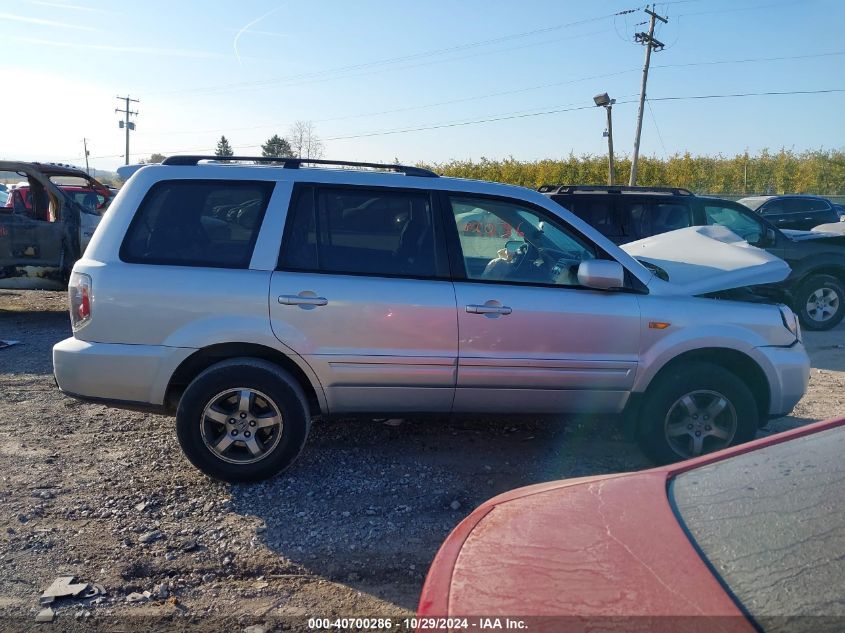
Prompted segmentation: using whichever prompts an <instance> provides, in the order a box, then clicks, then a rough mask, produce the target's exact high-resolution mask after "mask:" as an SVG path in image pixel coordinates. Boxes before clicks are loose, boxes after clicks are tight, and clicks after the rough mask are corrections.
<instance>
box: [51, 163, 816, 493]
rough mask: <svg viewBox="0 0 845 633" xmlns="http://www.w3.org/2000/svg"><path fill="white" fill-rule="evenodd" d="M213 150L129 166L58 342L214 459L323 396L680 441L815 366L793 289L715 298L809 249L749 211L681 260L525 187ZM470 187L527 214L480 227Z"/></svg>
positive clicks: (739, 416)
mask: <svg viewBox="0 0 845 633" xmlns="http://www.w3.org/2000/svg"><path fill="white" fill-rule="evenodd" d="M214 160H215V158H214V157H171V158H169V159H167V160H166V161H164V163H163V164H162V165H153V166H148V167H144V168H143V169H141V170H139V171H138V172H137V173H135V174H134V175H133V176H132V177H131V178H130V179H129V181H128V182H127V183H126V184H125V185H124V187H123V189H122V190H121V193H120V195H119V196H118V197H117V198H116V200H115V202H114V204H113V205H112V206H111V208H110V210H109V213H108V214H106V216H105V217H104V219H103V221H102V223H101V224H100V225H99V227H98V228H97V231H96V233H95V235H94V237H93V239H92V240H91V243H90V245H89V247H88V249H87V251H86V252H85V255H84V257H83V258H82V259H81V260H80V261H78V262H77V263H76V265H75V266H74V269H73V276H72V279H71V284H70V300H71V319H72V323H73V336H72V337H71V338H68V339H66V340H64V341H62V342H60V343H58V344H57V345H56V346H55V347H54V348H53V363H54V369H55V376H56V380H57V383H58V385H59V388H60V389H61V390H62V391H64V392H65V393H67V394H69V395H72V396H75V397H77V398H81V399H85V400H94V401H98V402H105V403H108V404H112V405H114V406H118V407H130V408H142V409H150V410H155V411H159V412H166V413H175V414H176V430H177V435H178V438H179V441H180V443H181V445H182V448H183V450H184V451H185V454H186V455H187V457H188V458H189V459H190V460H191V462H192V463H193V464H195V465H196V466H197V467H199V468H200V469H201V470H203V471H204V472H206V473H207V474H209V475H211V476H213V477H217V478H220V479H224V480H227V481H252V480H256V479H262V478H266V477H269V476H272V475H274V474H275V473H277V472H280V471H281V470H283V469H285V468H287V467H288V466H289V465H290V464H291V463H292V462H293V461H294V459H295V458H296V456H297V455H298V454H299V452H300V450H301V449H302V447H303V445H304V443H305V439H306V437H307V435H308V430H309V426H310V423H311V420H312V419H313V418H316V417H321V416H322V417H328V416H350V415H360V416H372V417H390V416H395V415H411V414H438V415H442V414H455V415H458V414H485V413H497V414H537V415H544V414H563V413H575V412H578V413H596V414H624V415H623V416H622V419H623V420H624V422H625V424H626V429H627V430H628V431H629V434H630V436H631V437H637V438H638V439H639V441H640V444H641V446H642V447H643V448H644V450H645V451H646V452H647V453H648V454H649V455H650V456H651V457H652V458H654V459H655V460H657V461H672V460H678V459H682V458H685V457H689V456H691V455H699V454H702V453H705V452H709V451H712V450H716V449H719V448H722V447H724V446H728V445H732V444H736V443H739V442H744V441H747V440H749V439H751V438H753V437H754V435H755V433H756V431H757V428H758V427H759V426H761V425H763V424H765V423H766V421H767V420H769V419H770V418H772V417H777V416H782V415H786V414H787V413H789V411H790V410H791V409H792V408H793V406H794V405H795V404H796V403H797V402H798V400H799V399H800V398H801V397H802V395H803V394H804V391H805V390H806V387H807V381H808V377H809V362H808V358H807V355H806V353H805V351H804V346H803V344H802V342H801V332H800V329H799V326H798V322H797V320H796V317H795V315H794V314H793V313H792V311H791V310H790V309H789V308H788V307H786V306H783V305H766V304H755V303H751V302H740V301H732V300H726V299H724V298H722V299H716V298H712V296H717V297H718V296H723V295H721V294H720V293H722V292H725V291H730V290H731V289H732V288H734V287H736V286H740V285H741V286H746V285H748V284H749V283H767V282H771V281H777V280H778V279H782V278H784V277H785V276H786V275H787V274H788V273H789V267H788V266H787V265H786V264H785V263H784V262H783V261H781V260H779V259H777V258H776V257H773V256H771V255H769V254H768V253H765V252H764V251H761V250H760V249H756V248H753V247H750V246H748V245H747V244H746V243H744V242H742V243H741V244H740V243H737V241H736V239H735V238H736V236H733V234H730V235H724V234H723V235H721V236H716V237H719V238H720V239H713V237H712V236H708V235H705V234H701V233H697V232H692V233H689V234H683V235H682V237H681V238H678V237H677V236H676V237H675V238H674V240H672V241H673V242H674V243H675V245H677V244H681V243H682V241H681V240H686V241H687V242H688V244H690V245H691V246H690V248H694V249H705V250H706V249H708V248H717V249H718V250H720V251H721V252H720V259H724V260H725V262H727V263H726V264H720V265H715V266H714V265H713V263H712V262H709V263H705V261H704V260H706V259H708V258H707V257H705V256H704V254H698V255H697V254H695V253H691V252H688V253H687V255H689V256H690V257H691V259H690V263H686V264H680V263H677V262H676V263H675V265H674V268H673V272H672V273H670V274H671V275H674V274H676V271H680V270H683V271H684V274H683V278H682V279H681V281H680V283H677V284H676V283H672V282H667V281H664V280H661V279H659V278H658V276H656V275H655V274H654V272H652V270H649V269H648V268H646V267H644V266H643V265H642V264H641V263H640V262H638V261H637V260H636V259H635V258H634V257H632V256H631V255H629V254H628V253H626V252H625V251H623V250H622V249H620V248H619V247H617V246H616V245H614V244H613V243H612V242H610V241H609V240H608V239H606V238H605V237H603V236H602V235H601V234H599V233H598V231H596V230H595V229H593V228H591V227H590V226H589V225H587V224H586V223H584V222H583V221H581V220H579V219H578V218H577V217H575V216H574V215H572V214H571V213H569V212H568V211H566V210H565V209H563V208H562V207H561V206H560V205H558V204H557V203H555V202H554V201H552V200H550V199H549V198H547V197H546V196H544V195H542V194H540V193H537V192H534V191H531V190H528V189H524V188H521V187H514V186H508V185H501V184H494V183H489V182H480V181H471V180H459V179H452V178H441V177H438V176H437V175H436V174H434V173H432V172H430V171H426V170H423V169H419V168H415V167H403V166H401V165H373V164H368V163H347V162H343V161H336V162H332V161H315V160H299V159H290V158H269V159H238V158H231V159H229V160H231V161H233V162H231V163H214V162H213V161H214ZM238 160H242V161H245V160H250V161H256V160H258V161H260V160H266V161H267V162H272V163H275V164H270V165H262V164H243V163H238V162H237V161H238ZM279 163H283V164H281V165H280V164H279ZM324 163H328V165H325V166H326V167H329V166H330V167H334V168H331V169H329V168H323V164H324ZM309 164H311V165H315V167H314V168H306V166H307V165H309ZM347 166H353V167H355V169H345V168H337V167H347ZM468 209H470V210H473V212H477V213H484V214H487V215H488V216H489V217H491V218H496V220H495V223H496V224H498V223H501V224H502V225H507V226H509V227H515V229H518V230H512V231H509V232H508V231H505V232H504V233H501V232H500V231H492V232H491V233H488V232H485V231H482V232H480V233H474V232H467V231H463V230H461V226H460V225H461V219H462V218H463V217H464V216H463V215H462V214H465V213H466V212H467V210H468ZM670 235H671V234H670ZM653 239H657V238H653ZM658 246H659V244H658ZM725 249H728V250H725ZM730 249H733V250H734V251H737V253H738V254H736V253H734V254H730V255H727V256H726V253H728V252H729V251H730ZM684 250H685V249H683V248H682V249H681V252H682V253H683V252H684ZM644 251H647V252H644V256H645V257H646V259H648V260H649V265H650V266H651V267H652V269H656V268H658V267H664V268H665V267H666V266H668V263H667V261H668V260H665V259H664V258H662V256H661V254H660V248H655V247H654V243H652V245H651V246H650V247H648V248H647V249H644ZM635 254H638V253H635ZM638 255H639V254H638ZM670 256H671V253H670ZM710 259H713V258H712V257H711V258H710ZM693 295H708V297H704V296H693Z"/></svg>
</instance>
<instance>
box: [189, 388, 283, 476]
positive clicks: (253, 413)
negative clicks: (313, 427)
mask: <svg viewBox="0 0 845 633" xmlns="http://www.w3.org/2000/svg"><path fill="white" fill-rule="evenodd" d="M283 430H284V422H283V420H282V413H281V411H280V409H279V406H278V405H277V404H276V403H275V402H273V400H272V399H271V398H270V397H269V396H267V395H266V394H264V393H262V392H260V391H257V390H255V389H249V388H247V387H238V388H235V389H227V390H226V391H223V392H220V393H218V394H217V395H216V396H214V397H213V398H211V400H209V401H208V404H206V406H205V408H204V409H203V413H202V417H201V419H200V432H201V434H202V441H203V442H204V443H205V446H206V448H208V450H209V451H211V452H212V453H213V454H214V455H215V457H217V458H219V459H222V460H223V461H225V462H229V463H231V464H254V463H255V462H258V461H261V460H262V459H264V458H265V457H267V456H268V455H269V454H270V453H272V452H273V450H274V449H275V448H276V446H277V445H278V444H279V440H280V439H281V437H282V432H283Z"/></svg>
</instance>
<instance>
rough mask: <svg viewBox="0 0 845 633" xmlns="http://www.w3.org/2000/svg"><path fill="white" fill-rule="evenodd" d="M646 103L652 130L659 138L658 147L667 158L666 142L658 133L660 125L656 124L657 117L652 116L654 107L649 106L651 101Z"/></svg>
mask: <svg viewBox="0 0 845 633" xmlns="http://www.w3.org/2000/svg"><path fill="white" fill-rule="evenodd" d="M646 103H647V104H648V113H649V114H650V115H651V121H652V123H654V130H655V131H656V132H657V138H658V139H660V147H662V148H663V156H665V157H666V158H669V152H667V151H666V144H665V143H664V142H663V135H662V134H661V133H660V127H658V125H657V117H655V116H654V109H652V107H651V101H650V100H649V101H646Z"/></svg>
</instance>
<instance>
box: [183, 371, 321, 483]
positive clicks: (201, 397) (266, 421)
mask: <svg viewBox="0 0 845 633" xmlns="http://www.w3.org/2000/svg"><path fill="white" fill-rule="evenodd" d="M309 427H310V416H309V413H308V405H307V403H306V399H305V395H304V394H303V393H302V389H301V388H300V386H299V384H298V383H297V382H296V380H295V379H294V378H293V377H292V376H291V375H290V374H288V373H287V372H285V371H284V370H283V369H281V368H280V367H278V366H277V365H274V364H273V363H270V362H267V361H264V360H259V359H252V358H235V359H232V360H227V361H223V362H220V363H217V364H215V365H212V366H211V367H209V368H208V369H206V370H205V371H203V372H202V373H201V374H200V375H199V376H197V377H196V378H195V379H194V380H193V382H191V384H190V385H188V388H187V389H186V390H185V393H184V394H183V395H182V398H181V400H180V401H179V407H178V409H177V411H176V434H177V436H178V438H179V444H180V445H181V446H182V450H183V451H184V453H185V456H186V457H187V458H188V460H190V462H191V463H192V464H193V465H194V466H196V467H197V468H199V469H200V470H201V471H202V472H204V473H205V474H207V475H209V476H210V477H213V478H215V479H220V480H223V481H228V482H231V483H238V482H249V481H259V480H261V479H267V478H268V477H272V476H273V475H276V474H278V473H280V472H282V471H283V470H285V469H286V468H288V467H289V466H290V465H291V464H292V463H293V462H294V461H295V460H296V458H297V456H298V455H299V453H300V451H301V450H302V447H303V446H304V445H305V439H306V437H307V436H308V430H309Z"/></svg>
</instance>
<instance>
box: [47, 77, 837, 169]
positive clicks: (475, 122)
mask: <svg viewBox="0 0 845 633" xmlns="http://www.w3.org/2000/svg"><path fill="white" fill-rule="evenodd" d="M833 93H845V88H827V89H822V90H783V91H765V92H741V93H729V94H706V95H683V96H670V97H648V98H647V100H646V101H685V100H702V99H732V98H744V97H764V96H787V95H815V94H833ZM630 103H636V100H634V99H630V100H627V101H617V102H616V104H615V105H626V104H630ZM594 107H595V105H594V104H590V105H584V106H578V107H572V108H555V109H550V110H544V111H542V112H533V113H528V114H515V115H510V116H493V117H487V118H483V119H472V120H467V121H457V122H449V123H439V124H432V125H424V126H417V127H412V128H397V129H392V130H374V131H371V132H365V133H361V134H348V135H343V136H332V137H327V138H325V139H324V140H327V141H338V140H348V139H355V138H365V137H371V136H387V135H392V134H405V133H409V132H422V131H426V130H437V129H444V128H454V127H463V126H468V125H478V124H483V123H492V122H496V121H507V120H512V119H526V118H532V117H536V116H547V115H551V114H560V113H563V112H575V111H578V110H589V109H592V108H594ZM255 147H260V144H254V145H237V146H235V149H248V148H255ZM212 149H213V148H208V147H202V148H192V149H178V150H165V151H163V152H159V153H162V154H165V155H169V154H183V153H192V152H193V153H196V152H206V151H211V150H212ZM141 153H147V152H141ZM122 156H123V155H122V154H109V155H103V156H92V157H91V158H92V159H98V158H118V157H122ZM80 158H81V157H80V156H75V157H73V158H67V159H63V161H71V160H78V159H80Z"/></svg>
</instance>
